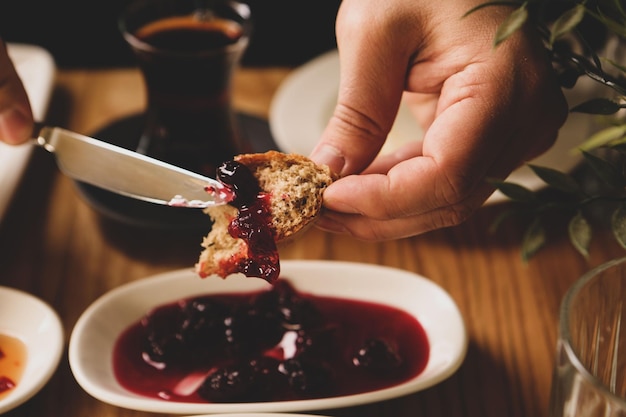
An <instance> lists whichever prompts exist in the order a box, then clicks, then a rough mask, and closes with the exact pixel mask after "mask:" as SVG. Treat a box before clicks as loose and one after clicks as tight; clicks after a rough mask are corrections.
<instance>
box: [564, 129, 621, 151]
mask: <svg viewBox="0 0 626 417" xmlns="http://www.w3.org/2000/svg"><path fill="white" fill-rule="evenodd" d="M624 135H626V124H624V125H621V126H611V127H607V128H605V129H602V130H599V131H597V132H596V133H594V134H593V135H591V136H590V137H589V138H587V140H585V141H584V142H583V143H582V144H581V145H580V146H579V147H578V148H577V149H576V150H580V151H583V152H588V151H590V150H592V149H596V148H599V147H601V146H607V145H611V144H613V143H616V142H618V141H619V140H620V139H622V138H623V137H624Z"/></svg>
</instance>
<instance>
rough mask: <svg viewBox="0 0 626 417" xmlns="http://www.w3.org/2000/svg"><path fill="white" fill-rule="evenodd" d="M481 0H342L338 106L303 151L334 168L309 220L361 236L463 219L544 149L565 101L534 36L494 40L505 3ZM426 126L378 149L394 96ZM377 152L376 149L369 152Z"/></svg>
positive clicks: (391, 234)
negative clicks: (386, 149)
mask: <svg viewBox="0 0 626 417" xmlns="http://www.w3.org/2000/svg"><path fill="white" fill-rule="evenodd" d="M482 2H483V0H446V1H438V2H433V1H431V0H394V1H393V2H386V3H385V5H384V6H382V4H381V3H380V2H379V1H378V0H344V1H343V2H342V5H341V7H340V10H339V13H338V16H337V27H336V29H337V44H338V49H339V56H340V63H341V73H340V85H339V95H338V101H337V106H336V108H335V111H334V114H333V116H332V118H331V120H330V121H329V123H328V125H327V127H326V129H325V131H324V133H323V135H322V137H321V139H320V142H319V143H318V145H317V146H316V148H315V149H314V150H313V152H312V153H311V155H310V157H311V159H313V160H314V161H315V162H318V163H325V164H328V165H330V167H331V169H333V170H334V171H336V172H338V173H340V174H341V176H342V178H341V179H339V180H338V181H336V182H335V183H333V184H332V185H331V186H330V187H328V189H327V190H326V192H325V193H324V200H325V206H326V207H327V208H328V209H329V210H327V214H326V215H325V216H324V217H322V218H321V219H320V221H319V222H318V226H319V227H321V228H323V229H326V230H331V231H335V232H344V233H349V234H351V235H353V236H355V237H357V238H360V239H366V240H384V239H393V238H401V237H407V236H412V235H417V234H420V233H424V232H426V231H429V230H433V229H437V228H442V227H446V226H452V225H456V224H459V223H461V222H463V221H464V220H466V219H467V218H468V217H469V216H470V214H472V213H473V212H474V211H475V210H477V209H478V208H479V207H480V206H481V205H482V203H483V202H484V201H485V200H486V199H487V198H488V197H489V195H490V194H491V193H492V192H493V191H494V188H493V187H492V186H491V185H490V184H489V183H488V181H487V179H488V178H500V179H503V178H505V177H507V176H508V174H509V173H510V172H511V171H512V170H514V169H515V168H517V167H519V166H520V165H521V164H523V163H524V162H526V161H529V160H531V159H532V158H534V157H536V156H538V155H539V154H541V153H543V152H544V151H546V150H547V149H548V148H549V147H550V146H551V145H552V144H553V143H554V140H555V139H556V135H557V132H558V129H559V127H560V126H561V125H562V124H563V122H564V121H565V118H566V115H567V106H566V102H565V99H564V97H563V94H562V92H561V89H560V87H559V85H558V82H557V80H556V78H555V76H554V74H553V72H552V68H551V64H550V62H549V60H548V58H547V54H546V53H545V50H544V48H543V45H542V44H541V42H540V40H539V39H538V38H537V37H536V36H535V34H534V33H533V32H532V31H531V30H528V29H529V28H525V30H524V31H523V32H518V33H515V34H514V35H513V36H512V37H510V38H509V39H507V40H506V41H505V42H504V43H502V44H500V45H499V46H498V47H497V48H494V47H493V39H494V35H495V32H496V28H497V27H498V26H499V24H500V23H501V22H502V21H503V20H504V18H505V17H506V16H507V14H508V13H509V12H510V9H506V8H503V7H487V8H483V9H481V10H478V11H477V12H475V13H473V14H470V15H469V16H467V17H464V18H462V16H463V14H464V13H465V12H467V11H468V10H470V9H471V8H472V7H474V6H476V5H477V4H479V3H482ZM403 94H404V95H405V96H406V97H405V99H406V101H407V103H409V105H410V107H411V109H412V111H413V114H414V115H415V117H416V119H417V120H418V122H419V123H420V125H421V127H422V129H423V131H424V136H423V138H421V139H420V138H416V140H415V142H412V143H409V144H406V145H405V146H404V147H402V148H401V149H399V150H398V151H396V152H394V153H391V154H388V155H384V156H380V157H378V158H376V155H377V153H378V151H379V150H380V148H381V146H382V145H383V143H384V141H385V138H386V136H387V134H388V132H389V130H390V128H391V126H392V124H393V121H394V118H395V116H396V113H397V110H398V107H399V103H400V100H401V98H402V96H403ZM375 158H376V159H375Z"/></svg>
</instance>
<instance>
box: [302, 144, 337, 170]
mask: <svg viewBox="0 0 626 417" xmlns="http://www.w3.org/2000/svg"><path fill="white" fill-rule="evenodd" d="M310 158H311V160H313V162H315V163H317V164H319V165H328V167H329V168H330V169H331V170H332V171H333V172H336V173H339V174H341V171H343V167H344V166H345V164H346V159H345V158H344V156H343V155H342V154H341V152H339V149H337V148H335V147H334V146H330V145H321V146H318V147H316V148H315V149H314V150H313V152H312V153H311V155H310Z"/></svg>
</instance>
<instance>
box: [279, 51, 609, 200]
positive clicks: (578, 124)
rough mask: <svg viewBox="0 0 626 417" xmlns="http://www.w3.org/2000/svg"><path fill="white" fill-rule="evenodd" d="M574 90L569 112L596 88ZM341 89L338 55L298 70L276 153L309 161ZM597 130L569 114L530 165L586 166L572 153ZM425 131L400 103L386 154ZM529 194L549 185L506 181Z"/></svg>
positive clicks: (518, 178)
mask: <svg viewBox="0 0 626 417" xmlns="http://www.w3.org/2000/svg"><path fill="white" fill-rule="evenodd" d="M578 84H579V85H577V87H576V89H575V90H566V91H565V96H566V98H567V100H568V103H569V105H570V107H572V105H574V104H578V103H579V102H580V101H581V100H582V99H587V98H589V97H590V92H589V89H593V88H597V85H596V84H594V83H593V82H591V80H588V79H585V78H582V79H581V80H579V83H578ZM338 88H339V55H338V53H337V51H336V50H334V51H330V52H326V53H324V54H322V55H320V56H318V57H316V58H314V59H312V60H311V61H309V62H308V63H306V64H304V65H302V66H301V67H299V68H297V69H295V70H294V71H293V72H292V73H291V74H290V75H289V76H288V77H287V78H286V79H285V80H284V81H283V83H282V84H281V85H280V87H279V88H278V90H277V92H276V94H275V95H274V97H273V99H272V103H271V107H270V113H269V123H270V129H271V132H272V135H273V137H274V140H275V141H276V144H277V145H278V147H279V148H280V149H281V150H282V151H284V152H295V153H299V154H302V155H308V154H309V153H310V152H311V151H312V150H313V147H314V146H315V144H316V143H317V141H318V140H319V138H320V136H321V134H322V132H323V130H324V128H325V126H326V123H327V122H328V120H329V119H330V117H331V115H332V112H333V109H334V106H335V102H336V99H337V93H338ZM593 129H594V125H593V122H592V117H591V116H588V115H584V114H581V113H571V114H570V115H569V117H568V120H567V122H566V123H565V125H564V126H563V128H562V129H561V132H560V134H559V137H558V139H557V141H556V143H555V145H554V146H553V147H552V148H551V149H550V150H549V151H548V152H546V153H545V154H543V155H541V156H540V157H538V158H537V159H535V160H533V161H532V163H533V164H535V165H540V166H545V167H549V168H554V169H557V170H559V171H562V172H570V171H571V170H573V169H574V168H575V167H576V165H578V163H580V161H581V160H582V157H581V155H580V154H579V153H575V154H572V152H571V150H572V149H574V148H575V147H576V146H577V145H578V144H580V143H581V142H582V141H583V140H584V139H586V138H587V137H588V136H589V135H590V134H591V133H592V132H593ZM422 134H423V132H422V129H421V128H420V127H419V126H418V124H417V123H416V122H415V120H414V119H413V118H412V116H411V114H410V111H409V109H408V108H407V106H406V105H404V104H403V103H401V105H400V110H399V112H398V116H397V118H396V120H395V123H394V125H393V127H392V129H391V132H390V133H389V136H388V138H387V142H386V143H385V145H384V146H383V149H382V152H391V151H393V150H394V149H397V148H398V147H399V146H401V145H402V144H404V143H406V142H408V141H411V140H415V139H420V138H421V137H422ZM507 180H508V181H513V182H515V183H518V184H520V185H523V186H525V187H527V188H529V189H531V190H538V189H540V188H542V187H544V186H545V184H544V183H543V182H542V181H541V180H540V179H539V178H537V176H536V175H535V174H534V173H533V172H532V170H531V169H530V168H528V167H527V166H524V167H521V168H520V169H518V170H516V171H514V172H513V173H512V174H511V175H510V176H509V177H508V178H507ZM505 200H506V197H505V196H504V195H503V194H502V193H500V192H499V191H496V192H495V193H493V194H492V195H491V197H490V198H489V199H488V200H487V201H486V202H485V204H493V203H498V202H502V201H505Z"/></svg>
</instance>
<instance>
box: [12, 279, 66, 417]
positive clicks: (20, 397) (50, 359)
mask: <svg viewBox="0 0 626 417" xmlns="http://www.w3.org/2000/svg"><path fill="white" fill-rule="evenodd" d="M0 334H4V335H7V336H10V337H14V338H16V339H19V340H20V341H22V342H23V343H24V344H25V345H26V367H25V368H24V373H23V374H22V377H21V379H20V380H19V381H18V382H17V384H16V386H15V388H13V389H12V391H10V392H9V393H8V394H7V395H6V396H4V397H2V399H0V414H2V413H4V412H7V411H9V410H11V409H13V408H15V407H17V406H18V405H20V404H22V403H24V402H25V401H27V400H28V399H30V398H31V397H32V396H33V395H35V394H36V393H37V392H38V391H39V390H40V389H41V388H42V387H43V386H44V385H45V384H46V383H47V382H48V380H49V379H50V377H51V376H52V374H53V373H54V372H55V370H56V369H57V366H58V365H59V361H60V359H61V354H62V353H63V344H64V332H63V326H62V324H61V320H60V319H59V317H58V315H57V313H56V312H55V311H54V310H53V309H52V308H51V307H50V306H49V305H48V304H46V303H45V302H44V301H42V300H40V299H39V298H37V297H35V296H33V295H31V294H28V293H26V292H23V291H20V290H16V289H14V288H9V287H2V286H0Z"/></svg>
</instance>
